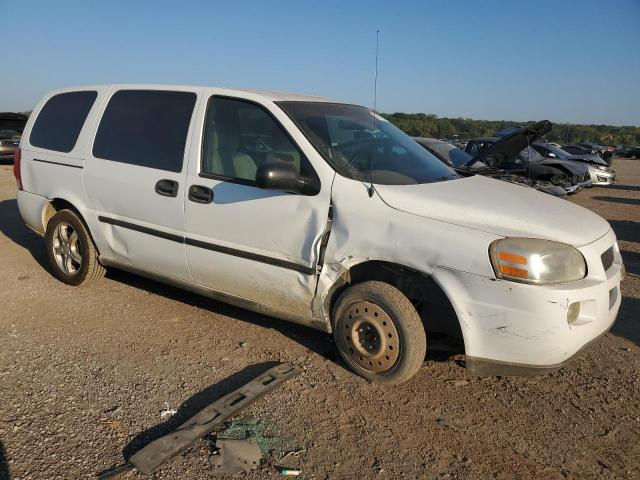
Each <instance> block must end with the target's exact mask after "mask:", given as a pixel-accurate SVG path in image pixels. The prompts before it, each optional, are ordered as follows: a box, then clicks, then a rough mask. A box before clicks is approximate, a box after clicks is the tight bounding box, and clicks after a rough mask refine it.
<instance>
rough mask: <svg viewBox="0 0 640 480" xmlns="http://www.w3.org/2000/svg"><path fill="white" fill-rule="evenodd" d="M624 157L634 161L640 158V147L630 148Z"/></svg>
mask: <svg viewBox="0 0 640 480" xmlns="http://www.w3.org/2000/svg"><path fill="white" fill-rule="evenodd" d="M624 156H625V157H627V158H631V159H632V160H636V159H638V158H640V147H629V148H628V149H627V150H626V151H625V153H624Z"/></svg>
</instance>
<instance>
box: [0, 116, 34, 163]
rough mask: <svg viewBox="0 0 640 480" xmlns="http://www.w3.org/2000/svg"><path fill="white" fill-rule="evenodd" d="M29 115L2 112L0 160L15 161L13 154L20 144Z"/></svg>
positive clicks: (0, 117)
mask: <svg viewBox="0 0 640 480" xmlns="http://www.w3.org/2000/svg"><path fill="white" fill-rule="evenodd" d="M27 120H28V118H27V116H26V115H23V114H21V113H11V112H3V113H0V160H1V161H10V162H12V161H13V154H14V152H15V151H16V150H17V149H18V147H19V146H20V138H21V137H22V132H23V130H24V127H25V125H26V124H27Z"/></svg>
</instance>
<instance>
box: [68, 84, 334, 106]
mask: <svg viewBox="0 0 640 480" xmlns="http://www.w3.org/2000/svg"><path fill="white" fill-rule="evenodd" d="M112 87H115V88H118V89H127V88H132V89H144V88H149V89H153V90H193V91H197V90H202V91H207V92H210V93H212V94H215V95H229V96H243V97H244V96H246V95H247V94H250V95H251V96H255V97H261V98H262V99H264V100H268V101H272V102H283V101H290V102H329V103H344V102H339V101H336V100H330V99H328V98H324V97H320V96H315V95H303V94H299V93H290V92H276V91H270V90H252V89H239V88H238V89H234V88H219V87H211V86H203V85H170V84H155V83H126V84H104V85H79V86H75V87H69V88H62V89H60V90H56V92H68V91H74V90H87V89H96V90H108V89H110V88H112Z"/></svg>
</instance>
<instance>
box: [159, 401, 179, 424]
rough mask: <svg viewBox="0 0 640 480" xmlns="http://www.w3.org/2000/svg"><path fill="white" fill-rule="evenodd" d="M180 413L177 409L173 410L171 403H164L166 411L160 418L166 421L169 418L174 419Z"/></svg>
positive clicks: (162, 412)
mask: <svg viewBox="0 0 640 480" xmlns="http://www.w3.org/2000/svg"><path fill="white" fill-rule="evenodd" d="M177 412H178V411H177V410H176V409H175V408H171V405H169V402H164V410H162V411H161V412H160V418H161V419H162V420H165V419H167V418H171V417H173V416H174V415H175V414H176V413H177Z"/></svg>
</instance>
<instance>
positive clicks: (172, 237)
mask: <svg viewBox="0 0 640 480" xmlns="http://www.w3.org/2000/svg"><path fill="white" fill-rule="evenodd" d="M98 220H99V221H100V222H102V223H108V224H109V225H115V226H116V227H122V228H126V229H129V230H133V231H135V232H140V233H145V234H147V235H153V236H154V237H159V238H164V239H165V240H169V241H172V242H177V243H185V244H186V245H190V246H192V247H198V248H204V249H206V250H211V251H214V252H219V253H224V254H226V255H233V256H234V257H240V258H246V259H247V260H253V261H255V262H260V263H266V264H268V265H274V266H276V267H281V268H286V269H288V270H294V271H296V272H300V273H303V274H304V275H313V274H315V269H314V268H313V267H308V266H306V265H301V264H299V263H295V262H289V261H287V260H281V259H279V258H273V257H268V256H266V255H260V254H258V253H252V252H246V251H244V250H238V249H235V248H231V247H225V246H222V245H216V244H214V243H209V242H203V241H201V240H195V239H193V238H189V237H184V236H182V235H176V234H173V233H168V232H163V231H161V230H156V229H154V228H149V227H144V226H142V225H138V224H136V223H130V222H125V221H122V220H117V219H115V218H110V217H105V216H102V215H100V216H98Z"/></svg>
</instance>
